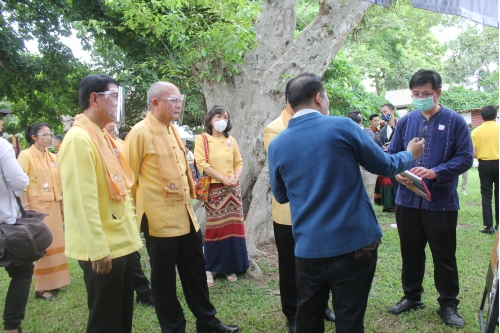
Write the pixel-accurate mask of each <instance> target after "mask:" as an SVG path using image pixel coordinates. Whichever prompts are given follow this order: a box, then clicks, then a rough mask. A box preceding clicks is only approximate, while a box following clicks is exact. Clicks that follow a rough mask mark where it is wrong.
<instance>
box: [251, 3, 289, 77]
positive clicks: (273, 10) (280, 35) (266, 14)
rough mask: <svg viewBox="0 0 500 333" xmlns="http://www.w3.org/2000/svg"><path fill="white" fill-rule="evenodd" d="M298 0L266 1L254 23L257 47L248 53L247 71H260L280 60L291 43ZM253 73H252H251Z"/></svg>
mask: <svg viewBox="0 0 500 333" xmlns="http://www.w3.org/2000/svg"><path fill="white" fill-rule="evenodd" d="M297 2H298V0H266V1H265V2H264V5H263V6H262V11H261V14H260V16H259V19H258V21H257V22H256V23H255V28H256V30H257V40H258V45H257V48H256V49H255V50H254V52H250V53H248V54H247V55H246V56H247V59H246V62H247V63H248V65H249V66H246V67H247V70H250V69H252V68H253V69H254V70H255V71H256V74H257V76H259V75H258V72H259V70H260V69H262V68H265V67H267V66H268V64H269V63H270V62H274V61H275V60H276V59H278V58H280V57H281V56H282V55H283V53H284V52H285V51H286V49H287V48H288V47H289V45H290V44H291V43H292V40H293V34H294V32H295V24H296V12H295V11H296V7H297ZM252 72H253V71H252Z"/></svg>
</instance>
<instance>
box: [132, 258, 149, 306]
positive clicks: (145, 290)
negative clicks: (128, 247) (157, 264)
mask: <svg viewBox="0 0 500 333" xmlns="http://www.w3.org/2000/svg"><path fill="white" fill-rule="evenodd" d="M134 259H135V263H134V275H135V278H134V290H135V293H136V294H137V298H138V299H147V298H148V297H149V296H151V288H150V284H149V280H148V278H147V277H146V275H145V274H144V271H143V270H142V264H141V254H140V253H139V251H136V252H134Z"/></svg>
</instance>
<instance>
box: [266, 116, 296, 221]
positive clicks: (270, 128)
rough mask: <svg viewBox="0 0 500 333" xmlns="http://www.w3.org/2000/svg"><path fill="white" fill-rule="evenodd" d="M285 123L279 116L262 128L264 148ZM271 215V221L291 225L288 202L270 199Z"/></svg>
mask: <svg viewBox="0 0 500 333" xmlns="http://www.w3.org/2000/svg"><path fill="white" fill-rule="evenodd" d="M286 127H287V126H286V124H285V122H284V121H283V118H282V117H281V116H279V117H278V118H276V119H275V120H273V121H272V122H271V123H270V124H269V125H267V126H266V127H265V128H264V148H265V149H266V152H267V149H268V148H269V144H270V143H271V141H273V139H274V138H275V137H276V136H277V135H278V134H280V133H281V132H282V131H283V130H284V129H286ZM271 206H272V217H273V221H274V222H276V223H278V224H284V225H290V226H291V225H292V214H291V212H290V203H289V202H287V203H286V204H283V205H282V204H279V203H278V202H277V201H276V199H274V197H273V199H272V203H271Z"/></svg>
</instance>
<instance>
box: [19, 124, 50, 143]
mask: <svg viewBox="0 0 500 333" xmlns="http://www.w3.org/2000/svg"><path fill="white" fill-rule="evenodd" d="M42 127H48V128H49V129H50V126H49V124H46V123H34V124H33V125H30V126H28V127H26V131H25V135H26V141H28V144H29V145H30V146H31V145H32V144H34V143H35V140H33V138H32V137H31V136H32V135H35V134H37V133H38V131H39V130H40V129H41V128H42Z"/></svg>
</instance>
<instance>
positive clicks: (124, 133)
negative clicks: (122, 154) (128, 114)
mask: <svg viewBox="0 0 500 333" xmlns="http://www.w3.org/2000/svg"><path fill="white" fill-rule="evenodd" d="M127 135H128V132H123V133H121V134H120V140H125V138H126V137H127Z"/></svg>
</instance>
